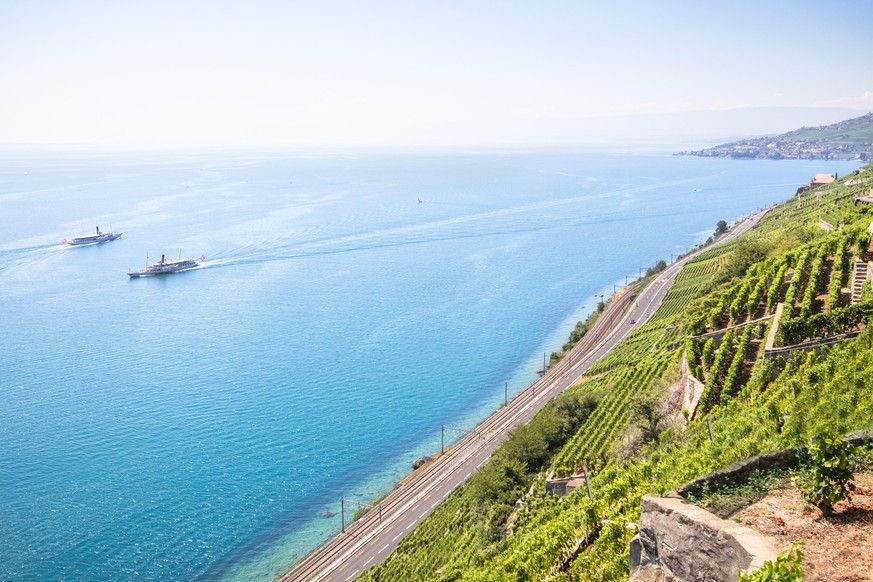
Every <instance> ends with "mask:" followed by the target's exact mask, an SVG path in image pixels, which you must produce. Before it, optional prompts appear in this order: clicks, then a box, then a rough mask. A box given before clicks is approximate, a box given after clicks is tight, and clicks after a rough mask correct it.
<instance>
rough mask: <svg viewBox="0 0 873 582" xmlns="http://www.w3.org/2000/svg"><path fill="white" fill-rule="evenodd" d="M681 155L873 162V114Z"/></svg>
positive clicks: (686, 152)
mask: <svg viewBox="0 0 873 582" xmlns="http://www.w3.org/2000/svg"><path fill="white" fill-rule="evenodd" d="M676 155H680V156H702V157H705V158H738V159H759V160H858V161H862V162H866V161H870V160H873V113H867V114H866V115H862V116H861V117H856V118H854V119H847V120H845V121H840V122H839V123H834V124H832V125H823V126H819V127H803V128H800V129H798V130H796V131H790V132H788V133H783V134H781V135H775V136H768V137H756V138H750V139H743V140H740V141H735V142H731V143H726V144H722V145H718V146H715V147H712V148H708V149H705V150H691V151H684V152H679V153H677V154H676Z"/></svg>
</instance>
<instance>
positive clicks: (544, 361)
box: [543, 352, 546, 376]
mask: <svg viewBox="0 0 873 582" xmlns="http://www.w3.org/2000/svg"><path fill="white" fill-rule="evenodd" d="M545 375H546V352H543V376H545Z"/></svg>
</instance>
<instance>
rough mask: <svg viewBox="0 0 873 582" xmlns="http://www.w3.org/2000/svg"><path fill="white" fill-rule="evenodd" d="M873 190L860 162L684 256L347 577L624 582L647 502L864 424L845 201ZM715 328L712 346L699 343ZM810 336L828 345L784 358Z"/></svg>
mask: <svg viewBox="0 0 873 582" xmlns="http://www.w3.org/2000/svg"><path fill="white" fill-rule="evenodd" d="M846 183H849V184H851V185H846ZM870 183H873V168H871V167H870V166H868V167H866V168H864V169H863V170H861V171H860V172H855V173H853V174H852V175H850V176H846V177H844V178H843V179H841V180H839V181H837V182H835V183H834V184H832V185H829V186H827V187H824V188H819V189H816V190H813V191H810V192H806V193H802V194H800V195H798V196H797V197H793V198H791V199H790V200H788V201H786V202H784V203H782V204H780V205H777V206H776V207H774V208H773V209H772V210H771V211H770V212H769V213H768V214H767V216H765V217H764V219H763V220H762V221H761V223H760V224H759V226H758V227H757V228H755V229H753V230H751V231H749V232H748V233H746V234H745V235H743V236H742V237H739V238H738V239H737V240H736V241H732V242H730V243H728V244H725V245H723V246H720V247H717V248H713V249H712V250H710V251H708V252H706V253H704V254H702V255H701V256H699V257H698V258H696V259H695V260H694V261H692V262H689V263H688V264H687V265H686V266H685V268H684V269H683V270H682V272H681V273H680V275H679V276H678V278H677V279H676V282H675V284H674V285H673V287H672V289H671V290H670V292H669V293H668V295H667V297H666V299H665V301H664V303H663V304H662V305H661V307H660V308H659V309H658V310H657V311H656V312H655V314H653V316H652V318H651V319H650V320H649V321H648V322H647V323H645V324H644V325H642V326H641V327H640V328H639V329H638V330H636V331H635V332H634V333H633V334H632V335H631V336H629V337H628V338H627V340H625V341H624V342H623V343H622V344H620V345H619V346H618V347H617V348H616V349H615V350H614V351H613V352H612V353H611V354H610V355H608V356H607V357H606V358H604V359H603V360H601V361H599V362H598V363H597V364H596V365H595V366H594V367H593V368H591V369H590V370H589V371H588V372H587V373H586V376H585V378H584V379H583V381H582V382H580V383H579V384H578V385H576V386H574V387H573V388H571V389H569V390H567V391H566V392H564V393H563V394H562V395H560V396H559V397H557V398H555V399H554V400H553V401H552V402H551V403H549V405H547V406H546V407H545V408H544V409H543V410H542V411H541V412H540V413H539V414H538V415H537V416H536V417H535V418H534V419H533V420H532V421H531V422H530V423H529V424H528V425H526V426H524V427H520V428H519V429H517V430H516V431H515V432H514V433H513V434H512V435H511V436H510V438H509V439H508V440H507V441H506V442H505V443H504V444H503V445H502V446H501V448H500V449H498V450H497V451H496V452H495V453H494V455H492V458H491V461H490V462H489V463H488V464H486V465H485V466H484V467H483V468H482V469H481V470H480V471H479V472H477V473H476V474H475V475H473V477H471V479H470V480H469V481H468V482H467V484H466V485H465V486H464V487H463V488H461V489H459V490H457V491H455V492H454V493H453V494H452V495H451V496H449V497H448V498H447V499H446V500H445V501H444V502H443V503H442V504H440V505H439V506H438V507H437V508H436V509H435V510H434V511H433V512H432V513H431V515H430V516H428V517H427V518H426V519H425V520H424V521H423V522H422V523H421V524H420V525H419V527H418V528H417V529H416V530H415V531H414V532H413V533H412V534H410V535H408V536H407V537H406V538H404V539H403V540H402V542H401V543H400V545H399V546H398V547H397V548H396V550H395V551H394V552H393V553H392V554H391V556H390V557H389V558H388V559H387V560H386V561H385V562H383V563H382V564H380V565H378V566H376V567H374V568H372V569H371V570H370V571H369V572H367V573H365V574H364V575H362V576H361V578H360V579H362V580H369V581H374V582H375V581H380V582H385V581H389V580H397V581H406V580H441V581H443V580H464V581H483V582H484V581H488V582H493V581H499V580H507V581H508V580H512V581H518V580H548V581H567V582H569V581H571V580H577V581H578V580H622V579H625V578H626V577H627V575H628V543H629V541H630V539H631V538H632V537H633V536H634V535H635V533H636V523H637V521H638V519H639V511H640V499H641V498H642V496H643V495H644V494H647V493H656V494H664V493H666V492H667V491H669V490H671V489H673V488H675V487H677V486H678V485H680V484H683V483H686V482H688V481H690V480H692V479H695V478H697V477H701V476H703V475H706V474H708V473H710V472H712V471H714V470H717V469H719V468H722V467H725V466H726V465H728V464H730V463H732V462H734V461H737V460H739V459H742V458H745V457H747V456H749V455H752V454H755V453H759V452H768V451H774V450H778V449H782V448H786V447H795V446H800V445H802V444H805V443H807V442H808V441H809V439H810V437H812V436H813V435H815V434H818V433H821V432H848V431H852V430H857V429H861V428H866V427H868V426H869V425H870V423H871V419H873V330H870V329H867V324H869V323H871V322H873V291H871V289H870V286H869V284H867V285H864V286H863V292H862V293H860V296H858V297H853V295H852V293H851V290H852V283H853V281H852V275H853V266H854V259H855V258H857V257H863V258H865V259H866V258H867V254H868V249H869V247H870V234H869V231H868V227H869V225H870V223H871V218H873V209H871V208H870V207H867V206H855V205H854V204H852V199H853V197H854V196H857V195H858V194H859V193H861V192H862V191H866V190H869V188H870ZM820 220H825V221H827V222H828V223H830V224H831V225H835V226H837V227H838V229H837V230H835V231H833V232H831V231H827V230H825V229H822V228H821V227H820V226H819V221H820ZM856 295H858V294H856ZM780 304H782V305H783V308H782V309H781V310H780V311H781V317H780V318H779V322H778V324H779V328H778V331H776V332H775V333H774V335H775V336H777V341H776V345H775V346H774V348H773V349H774V350H775V351H773V352H771V355H772V354H773V353H777V352H778V350H782V352H783V353H781V354H779V355H777V356H775V357H770V358H764V350H765V338H767V337H768V335H769V333H770V330H771V329H772V326H774V325H776V322H775V320H776V317H769V316H773V315H774V313H775V312H776V311H777V309H779V305H780ZM768 317H769V319H764V318H768ZM725 328H732V330H731V331H728V332H727V333H726V334H725V335H724V337H723V339H721V341H720V342H719V341H718V340H714V339H711V338H709V337H707V336H706V335H702V334H706V333H708V332H712V331H716V332H717V331H719V330H723V329H725ZM691 335H696V336H698V337H697V339H691V338H690V337H689V336H691ZM820 336H828V337H832V338H836V339H837V340H839V341H836V343H834V345H832V346H827V347H820V348H818V349H812V350H810V351H804V350H796V351H787V350H790V349H791V347H792V346H794V345H795V344H797V343H803V342H808V341H809V339H810V338H817V337H820ZM683 360H684V362H685V364H686V365H684V366H683V365H682V364H683ZM683 369H687V370H689V371H690V372H689V373H690V374H692V375H693V376H695V377H697V379H698V380H699V381H700V382H702V383H703V385H704V389H703V394H702V397H701V399H700V404H699V406H698V407H697V408H696V410H682V406H683V405H682V404H681V400H677V398H676V393H675V387H676V386H677V385H678V384H677V380H680V378H681V377H682V370H683ZM709 427H711V430H712V437H713V438H712V439H710V433H709ZM583 468H584V469H585V470H587V471H588V472H589V475H590V476H591V481H590V485H591V492H592V497H591V498H590V499H589V497H588V494H587V492H586V488H585V487H584V486H582V487H579V488H577V489H576V490H575V491H573V492H572V493H571V494H569V495H567V496H565V497H559V496H556V495H553V494H551V493H548V492H547V491H546V479H547V477H549V476H550V475H553V474H554V475H557V476H561V475H570V474H578V473H579V472H580V471H582V469H583ZM810 543H814V542H813V541H811V542H810Z"/></svg>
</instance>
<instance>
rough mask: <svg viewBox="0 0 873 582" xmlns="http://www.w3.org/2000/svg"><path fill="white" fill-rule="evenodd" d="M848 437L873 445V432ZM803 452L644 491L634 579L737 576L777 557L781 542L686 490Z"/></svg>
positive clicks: (788, 462)
mask: <svg viewBox="0 0 873 582" xmlns="http://www.w3.org/2000/svg"><path fill="white" fill-rule="evenodd" d="M846 440H848V441H849V442H850V443H852V444H853V445H855V446H859V445H868V446H869V445H871V444H873V432H870V431H861V432H857V433H852V434H849V435H846ZM798 453H799V451H798V450H785V451H778V452H775V453H769V454H766V455H758V456H755V457H751V458H749V459H746V460H744V461H741V462H739V463H735V464H733V465H731V466H729V467H727V468H725V469H723V470H721V471H716V472H715V473H712V474H710V475H707V476H706V477H702V478H700V479H696V480H694V481H692V482H690V483H688V484H686V485H683V486H682V487H680V488H678V489H676V490H675V491H673V492H672V493H670V494H669V495H668V496H667V497H655V496H652V495H646V496H645V497H643V502H642V513H641V515H640V533H639V534H638V535H637V536H636V537H635V538H634V539H633V540H631V544H630V567H631V580H632V581H633V582H644V581H645V582H648V581H654V580H659V581H660V580H664V581H686V580H687V581H692V580H701V581H712V582H716V581H722V580H724V581H729V582H735V581H736V579H737V574H738V572H739V571H740V570H748V569H757V568H760V567H761V566H762V565H763V563H764V562H766V561H770V560H775V559H776V548H774V547H773V545H772V544H771V543H770V542H769V541H768V540H767V539H766V538H764V537H763V536H762V535H761V534H759V533H757V532H755V531H753V530H751V529H749V528H747V527H745V526H742V525H740V524H738V523H735V522H732V521H725V520H723V519H720V518H719V517H717V516H715V515H713V514H712V513H710V512H708V511H706V510H705V509H703V508H702V507H699V506H697V505H695V504H693V503H691V502H689V501H687V500H686V499H684V496H687V495H691V494H694V493H697V492H699V491H700V490H701V489H702V488H703V487H704V486H706V487H709V488H718V487H721V486H724V485H727V484H730V483H740V482H743V481H745V480H746V479H748V478H749V477H750V476H751V475H752V474H753V473H755V472H756V471H761V470H779V469H788V468H791V467H794V466H796V465H797V461H798Z"/></svg>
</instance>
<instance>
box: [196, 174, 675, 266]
mask: <svg viewBox="0 0 873 582" xmlns="http://www.w3.org/2000/svg"><path fill="white" fill-rule="evenodd" d="M643 190H645V188H635V189H633V190H632V191H630V189H629V191H621V192H619V194H620V195H622V196H627V195H630V194H635V193H638V192H641V191H643ZM615 195H616V192H611V193H608V194H604V195H603V197H614V196H615ZM596 197H600V196H596ZM591 201H592V197H591V196H590V195H589V196H585V197H574V198H565V199H559V200H550V201H545V202H538V203H534V204H527V205H520V206H515V207H508V208H498V209H494V208H492V209H488V210H483V211H479V212H473V213H469V214H463V215H460V216H453V217H448V218H439V219H434V220H425V221H422V222H416V223H413V224H404V225H398V226H388V227H383V228H377V229H374V230H370V231H362V232H352V233H348V234H337V235H334V236H322V237H318V238H301V233H296V234H295V235H291V236H280V237H275V238H272V239H267V240H263V241H259V242H256V243H252V244H248V245H243V246H240V247H237V248H234V249H228V250H226V251H223V252H218V253H212V254H211V256H210V260H209V261H207V262H204V263H203V264H202V265H201V267H200V268H220V267H227V266H233V265H243V264H252V263H265V262H272V261H283V260H295V259H305V258H307V257H314V256H322V255H333V254H344V253H354V252H366V251H373V250H378V249H387V248H396V247H406V246H412V245H422V244H429V243H438V242H444V241H452V240H459V239H469V238H484V237H495V236H507V235H524V234H528V233H534V232H540V231H548V230H559V229H571V230H579V229H580V228H583V229H584V227H585V225H594V224H597V225H601V224H606V223H615V222H628V221H634V220H642V219H645V220H649V219H653V218H666V217H670V216H675V215H676V214H681V213H682V209H681V208H676V209H666V210H665V209H661V212H660V213H652V212H645V211H641V210H640V205H637V204H632V205H630V206H628V205H625V204H623V203H618V204H615V205H614V206H613V209H612V210H610V211H608V212H595V213H592V212H590V211H589V212H585V207H586V206H590V203H591ZM424 202H425V201H423V203H424ZM310 234H311V233H310ZM304 236H305V235H304Z"/></svg>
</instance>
